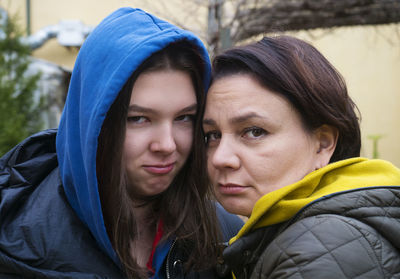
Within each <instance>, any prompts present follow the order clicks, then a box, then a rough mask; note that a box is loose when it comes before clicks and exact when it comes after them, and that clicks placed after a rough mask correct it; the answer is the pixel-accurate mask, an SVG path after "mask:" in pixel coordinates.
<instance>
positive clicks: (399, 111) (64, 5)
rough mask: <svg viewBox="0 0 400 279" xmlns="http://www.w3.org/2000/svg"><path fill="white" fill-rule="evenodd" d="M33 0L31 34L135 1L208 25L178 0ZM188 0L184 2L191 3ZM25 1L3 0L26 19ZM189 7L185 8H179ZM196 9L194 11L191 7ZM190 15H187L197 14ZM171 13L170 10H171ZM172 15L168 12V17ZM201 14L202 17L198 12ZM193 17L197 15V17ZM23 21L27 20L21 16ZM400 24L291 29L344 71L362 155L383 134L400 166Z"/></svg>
mask: <svg viewBox="0 0 400 279" xmlns="http://www.w3.org/2000/svg"><path fill="white" fill-rule="evenodd" d="M165 2H167V1H146V0H141V1H133V0H69V1H65V0H32V1H31V20H32V23H31V28H32V33H34V32H36V31H38V30H39V29H41V28H43V27H45V26H47V25H53V24H57V23H58V22H59V21H60V20H63V19H79V20H81V21H82V22H83V23H85V24H88V25H96V24H97V23H99V22H100V20H101V19H102V18H104V17H105V16H106V15H107V14H109V13H110V12H112V11H113V10H115V9H116V8H118V7H122V6H135V7H139V8H143V9H145V10H148V11H150V12H154V13H156V14H157V15H159V16H161V17H164V18H169V19H176V20H180V21H181V23H182V24H183V25H185V26H187V27H189V28H191V29H193V30H194V31H195V32H196V33H199V34H200V31H199V30H200V29H202V30H203V33H202V34H204V28H205V26H206V10H205V9H197V10H193V7H192V6H190V5H189V4H185V5H182V4H178V2H179V3H182V2H181V1H178V0H176V1H175V0H170V1H168V3H169V6H163V3H165ZM188 2H190V1H186V2H185V3H188ZM25 4H26V1H25V0H0V5H1V6H2V7H4V8H6V9H7V10H11V11H14V12H15V11H18V12H19V14H20V15H21V16H22V17H23V18H25V13H26V11H25ZM182 9H184V10H186V11H188V10H189V11H190V12H189V13H187V12H186V13H182V12H180V10H182ZM191 9H192V10H191ZM194 13H196V17H194V16H193V17H188V18H187V19H186V18H184V17H183V15H185V14H186V15H187V14H189V15H193V14H194ZM171 14H172V15H171ZM167 15H170V16H167ZM199 15H200V16H199ZM193 19H195V20H193ZM201 19H203V20H201ZM21 22H22V23H23V24H24V25H25V21H24V19H22V21H21ZM399 30H400V25H388V26H379V27H352V28H338V29H335V30H333V31H332V30H329V31H326V30H325V31H324V30H316V31H313V32H296V33H292V34H294V35H295V36H297V37H300V38H303V39H305V40H307V41H310V42H312V43H313V44H314V45H315V46H316V47H317V48H318V49H319V50H320V51H321V52H322V53H323V54H324V55H325V56H326V57H327V58H328V59H329V60H330V61H331V62H332V64H333V65H334V66H335V67H337V69H338V70H339V71H340V72H341V73H342V74H343V76H344V78H345V79H346V82H347V85H348V89H349V93H350V95H351V96H352V97H353V99H354V101H355V102H356V103H357V105H358V107H359V109H360V111H361V114H362V124H361V127H362V141H363V147H362V156H365V157H371V156H372V141H371V140H369V139H368V138H367V137H368V135H376V134H379V135H383V137H382V139H381V140H380V141H379V153H380V158H383V159H387V160H390V161H392V162H393V163H395V164H396V165H397V166H400V129H399V127H400V125H399V120H400V78H399V77H400V32H399ZM76 55H77V50H74V49H72V50H67V49H66V48H64V47H61V46H59V45H58V44H57V42H56V40H55V39H53V40H52V41H50V42H48V43H46V44H45V45H44V46H43V47H42V48H40V49H39V50H37V51H35V52H34V56H36V57H38V58H43V59H46V60H49V61H52V62H55V63H57V64H60V65H62V66H65V67H68V68H72V67H73V63H74V60H75V57H76Z"/></svg>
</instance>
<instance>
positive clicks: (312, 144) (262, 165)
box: [203, 75, 329, 216]
mask: <svg viewBox="0 0 400 279" xmlns="http://www.w3.org/2000/svg"><path fill="white" fill-rule="evenodd" d="M203 129H204V132H205V134H206V140H207V155H208V172H209V175H210V178H211V181H212V183H213V186H214V189H215V193H216V195H217V199H218V200H219V202H220V203H221V204H222V205H223V206H224V207H225V209H227V210H228V211H229V212H232V213H236V214H240V215H244V216H250V214H251V212H252V209H253V206H254V204H255V203H256V202H257V200H258V199H259V198H261V197H262V196H263V195H265V194H267V193H269V192H271V191H274V190H277V189H279V188H281V187H284V186H286V185H289V184H292V183H294V182H297V181H298V180H301V179H302V178H303V177H304V176H305V175H307V174H308V173H310V172H311V171H313V170H315V169H316V168H318V167H320V166H322V165H324V164H326V163H327V162H326V160H328V161H329V158H328V157H327V156H325V152H321V139H323V138H324V135H323V134H322V137H320V134H318V133H314V132H309V131H307V130H305V129H304V127H303V124H302V121H301V117H300V115H299V113H298V112H297V111H296V110H295V109H294V108H293V106H292V105H291V104H290V103H289V102H288V101H287V100H286V99H285V98H283V97H282V96H280V95H278V94H276V93H274V92H271V91H270V90H267V89H266V88H264V87H262V86H261V85H260V84H259V83H258V82H257V81H256V80H254V79H252V78H251V77H250V76H247V75H234V76H228V77H225V78H222V79H219V80H217V81H215V82H214V83H213V84H212V86H211V88H210V89H209V91H208V94H207V104H206V110H205V115H204V120H203Z"/></svg>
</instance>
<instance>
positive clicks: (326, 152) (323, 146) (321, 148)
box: [314, 124, 339, 169]
mask: <svg viewBox="0 0 400 279" xmlns="http://www.w3.org/2000/svg"><path fill="white" fill-rule="evenodd" d="M314 133H315V136H316V139H317V151H316V152H317V154H316V156H317V160H316V166H315V169H320V168H322V167H325V166H326V165H327V164H329V161H330V159H331V157H332V155H333V152H335V148H336V144H337V140H338V137H339V132H338V130H337V128H335V127H333V126H330V125H325V124H324V125H322V126H320V127H319V128H317V129H316V130H315V132H314Z"/></svg>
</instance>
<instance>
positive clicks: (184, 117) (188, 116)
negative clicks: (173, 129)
mask: <svg viewBox="0 0 400 279" xmlns="http://www.w3.org/2000/svg"><path fill="white" fill-rule="evenodd" d="M193 119H194V114H184V115H181V116H178V117H177V118H175V120H176V121H180V122H192V121H193Z"/></svg>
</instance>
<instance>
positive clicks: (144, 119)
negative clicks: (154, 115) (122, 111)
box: [128, 116, 148, 124]
mask: <svg viewBox="0 0 400 279" xmlns="http://www.w3.org/2000/svg"><path fill="white" fill-rule="evenodd" d="M147 121H148V119H147V117H144V116H128V122H130V123H133V124H142V123H145V122H147Z"/></svg>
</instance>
